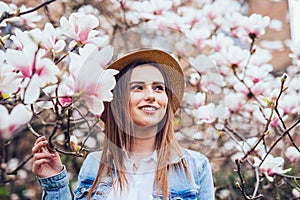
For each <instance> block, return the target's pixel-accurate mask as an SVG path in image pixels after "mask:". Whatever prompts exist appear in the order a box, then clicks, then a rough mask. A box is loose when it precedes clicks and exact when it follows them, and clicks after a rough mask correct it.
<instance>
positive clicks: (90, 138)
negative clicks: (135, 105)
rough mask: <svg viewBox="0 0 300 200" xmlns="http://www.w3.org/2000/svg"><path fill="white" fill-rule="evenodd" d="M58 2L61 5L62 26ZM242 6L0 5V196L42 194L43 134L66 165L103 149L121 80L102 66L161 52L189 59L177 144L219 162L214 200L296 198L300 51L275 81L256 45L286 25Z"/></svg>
mask: <svg viewBox="0 0 300 200" xmlns="http://www.w3.org/2000/svg"><path fill="white" fill-rule="evenodd" d="M53 3H57V4H56V6H59V7H60V8H63V9H64V13H63V16H61V17H60V18H58V19H54V18H52V16H51V12H49V10H48V7H49V6H50V4H53ZM242 10H243V8H242V6H241V3H240V1H235V0H216V1H212V0H198V1H182V2H181V1H180V0H166V1H158V0H150V1H116V0H111V1H96V2H94V3H92V4H85V3H83V2H64V1H63V2H55V0H51V1H46V2H44V3H43V4H40V5H37V7H34V8H27V7H25V6H24V5H14V4H6V3H3V2H0V16H1V17H0V28H1V29H0V45H1V50H0V71H1V74H0V102H1V105H0V143H1V157H0V158H1V160H0V163H1V175H0V182H1V185H2V186H0V196H3V197H4V196H10V198H16V199H18V198H22V197H24V196H25V197H26V198H33V199H35V198H38V197H39V196H35V195H36V194H37V193H38V192H36V191H38V190H39V189H36V188H35V189H34V190H32V187H30V186H26V184H25V183H24V180H25V179H26V180H29V177H34V176H33V174H32V173H31V172H30V165H31V158H32V155H31V153H30V151H26V150H25V149H31V147H32V146H33V143H34V140H35V138H36V137H40V136H42V135H45V136H46V137H47V139H48V140H49V147H48V149H49V150H50V149H55V150H56V151H58V152H60V153H61V154H62V155H63V156H64V160H65V161H66V163H68V162H69V161H70V160H72V163H73V164H74V162H75V163H76V164H80V162H81V161H82V160H80V158H78V157H84V156H85V155H86V154H87V153H88V152H90V151H95V150H97V149H100V148H101V142H102V140H103V127H104V126H103V122H102V121H101V114H102V113H103V111H104V102H109V101H111V100H112V99H113V95H112V92H111V91H112V89H113V88H114V86H115V83H116V80H115V75H116V74H117V73H118V71H116V70H111V69H108V70H107V69H105V67H106V66H107V64H108V63H109V62H110V61H111V60H112V58H113V57H114V56H118V55H117V54H120V53H126V51H129V50H132V49H135V48H140V47H155V48H163V49H166V50H169V51H171V52H172V53H173V55H174V56H175V57H177V58H178V60H179V62H181V63H182V66H183V68H184V72H185V76H186V85H187V87H186V88H187V89H186V92H185V95H184V100H183V102H182V105H181V107H180V110H179V112H178V113H177V115H176V117H175V125H176V134H177V139H178V140H179V141H180V142H181V143H182V144H183V145H186V147H187V148H192V149H195V150H199V151H200V152H202V153H203V154H205V155H206V156H208V157H209V158H210V160H211V164H212V166H213V173H214V181H215V189H216V190H215V191H216V198H218V199H242V198H244V199H259V198H278V199H280V198H282V199H286V198H291V199H292V198H299V197H300V187H299V179H300V177H299V173H300V169H299V162H300V161H299V160H300V150H299V142H300V140H299V139H300V138H299V136H298V135H297V133H299V125H298V124H299V123H300V118H299V112H300V98H299V97H300V85H299V81H300V75H299V59H300V48H299V46H300V45H299V44H294V43H292V42H291V41H286V47H287V48H289V49H290V57H291V58H292V63H291V65H290V66H288V67H287V68H286V69H285V70H284V71H285V73H282V74H281V75H279V76H275V73H273V66H272V65H271V64H270V60H271V59H272V54H271V53H270V50H269V49H267V48H262V47H260V46H258V44H257V40H258V39H259V38H260V37H261V36H262V35H263V34H264V33H265V29H266V28H270V29H272V28H273V29H274V28H276V29H280V27H281V26H280V23H279V22H278V21H274V20H273V19H270V18H269V17H268V16H261V15H258V14H252V15H250V16H245V15H243V12H242ZM278 23H279V24H278ZM274 24H276V25H275V26H274ZM149 30H151V31H150V32H151V34H149ZM128 33H129V34H128ZM166 40H167V42H165V41H166ZM28 141H29V142H28ZM26 142H27V143H26ZM25 144H26V145H25ZM17 149H18V151H17ZM20 149H21V150H20ZM23 149H24V150H23ZM25 152H27V153H25ZM74 158H75V161H74ZM78 160H79V161H78ZM78 166H79V167H80V165H78ZM73 167H74V165H73ZM77 169H78V167H77ZM73 172H74V174H73V175H72V174H70V178H71V183H75V184H76V174H75V173H76V170H75V171H73ZM33 179H34V178H33ZM31 180H32V179H31ZM75 184H74V185H75ZM13 186H14V187H13ZM17 186H19V187H18V188H21V189H19V190H17V189H16V188H17ZM29 191H31V192H29ZM33 191H34V192H33Z"/></svg>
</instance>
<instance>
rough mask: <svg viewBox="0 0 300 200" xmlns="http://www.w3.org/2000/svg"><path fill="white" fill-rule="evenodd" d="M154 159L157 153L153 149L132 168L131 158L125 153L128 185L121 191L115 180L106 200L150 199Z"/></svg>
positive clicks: (155, 159)
mask: <svg viewBox="0 0 300 200" xmlns="http://www.w3.org/2000/svg"><path fill="white" fill-rule="evenodd" d="M156 161H157V154H156V151H154V152H153V153H152V154H151V155H150V156H149V157H147V158H144V159H142V160H141V162H140V166H139V167H138V169H136V168H135V169H134V162H133V160H132V159H130V158H129V157H128V156H127V154H126V156H125V158H124V162H125V166H126V169H127V172H125V174H126V178H127V180H128V185H126V186H125V188H123V191H121V190H120V185H119V182H118V181H117V182H116V183H115V187H113V188H112V190H111V191H110V193H109V194H108V197H107V200H116V199H122V200H140V199H143V200H150V199H151V200H152V199H153V197H152V193H153V182H154V176H155V167H156ZM114 188H115V189H114Z"/></svg>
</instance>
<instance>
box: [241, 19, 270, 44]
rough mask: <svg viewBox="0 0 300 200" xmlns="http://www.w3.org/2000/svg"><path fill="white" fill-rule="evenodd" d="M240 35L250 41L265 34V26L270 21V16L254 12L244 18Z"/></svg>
mask: <svg viewBox="0 0 300 200" xmlns="http://www.w3.org/2000/svg"><path fill="white" fill-rule="evenodd" d="M243 19H244V20H243V22H242V25H241V27H240V30H239V32H238V36H239V37H240V38H242V39H245V40H247V41H249V42H251V41H252V40H254V39H256V38H258V37H259V36H261V35H263V34H265V28H266V27H267V26H268V25H269V23H270V17H268V16H266V17H262V16H261V15H259V14H255V13H254V14H252V15H251V16H250V17H247V18H243Z"/></svg>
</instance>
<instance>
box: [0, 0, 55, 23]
mask: <svg viewBox="0 0 300 200" xmlns="http://www.w3.org/2000/svg"><path fill="white" fill-rule="evenodd" d="M54 1H56V0H49V1H46V2H44V3H42V4H40V5H38V6H36V7H34V8H32V9H29V10H26V11H23V12H19V11H16V12H15V13H8V12H3V13H2V15H1V17H0V23H1V22H2V21H3V20H5V19H8V18H12V17H19V16H21V15H26V14H28V13H31V12H34V11H36V10H38V9H40V8H42V7H44V6H46V5H48V4H50V3H52V2H54Z"/></svg>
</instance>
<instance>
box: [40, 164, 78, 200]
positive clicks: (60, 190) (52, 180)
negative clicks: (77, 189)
mask: <svg viewBox="0 0 300 200" xmlns="http://www.w3.org/2000/svg"><path fill="white" fill-rule="evenodd" d="M38 181H39V182H40V185H41V187H42V189H43V197H42V199H43V200H54V199H65V200H69V199H72V195H71V192H70V188H69V179H68V174H67V170H66V167H65V166H64V169H63V171H62V172H60V173H59V174H57V175H54V176H51V177H47V178H39V177H38Z"/></svg>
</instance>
